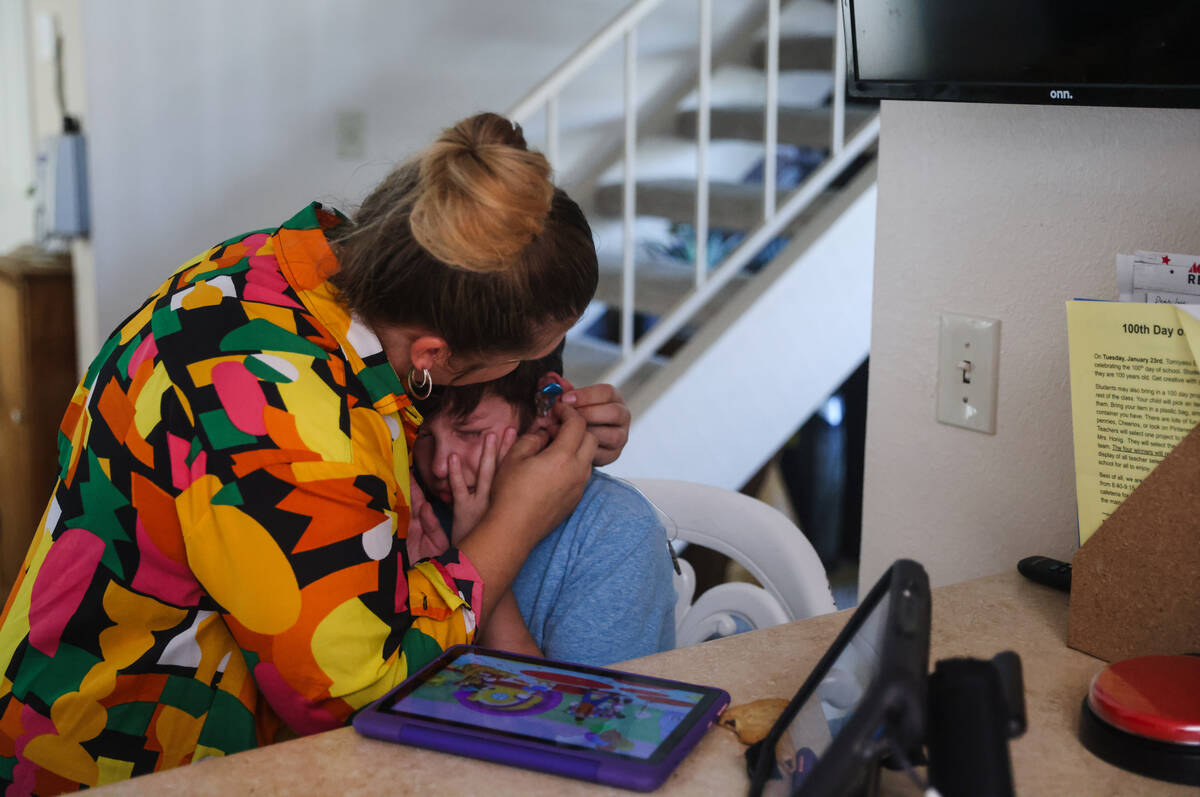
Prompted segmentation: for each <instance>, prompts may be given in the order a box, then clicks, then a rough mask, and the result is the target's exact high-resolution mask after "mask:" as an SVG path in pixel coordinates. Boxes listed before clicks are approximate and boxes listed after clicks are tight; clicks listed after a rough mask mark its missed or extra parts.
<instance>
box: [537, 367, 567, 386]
mask: <svg viewBox="0 0 1200 797" xmlns="http://www.w3.org/2000/svg"><path fill="white" fill-rule="evenodd" d="M554 384H559V385H562V389H563V390H574V389H575V386H574V385H572V384H571V383H570V382H568V381H567V378H566V377H565V376H563V375H562V374H559V373H555V372H554V371H547V372H546V373H544V374H542V378H541V379H539V380H538V383H537V389H538V390H541V389H542V388H544V387H545V386H546V385H554Z"/></svg>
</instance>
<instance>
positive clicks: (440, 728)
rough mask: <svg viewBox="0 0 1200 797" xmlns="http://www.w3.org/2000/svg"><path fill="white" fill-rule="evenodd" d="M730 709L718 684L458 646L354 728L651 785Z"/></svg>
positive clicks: (634, 785)
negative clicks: (706, 683)
mask: <svg viewBox="0 0 1200 797" xmlns="http://www.w3.org/2000/svg"><path fill="white" fill-rule="evenodd" d="M727 705H729V695H728V694H726V693H725V692H724V691H722V690H720V689H715V688H713V687H708V686H697V685H695V684H686V683H681V682H679V681H671V680H666V679H663V678H651V677H649V676H645V675H634V674H632V673H626V672H619V671H617V670H610V669H606V668H601V667H586V666H583V665H578V664H567V663H564V662H557V661H551V660H549V659H539V658H535V657H531V656H521V655H517V654H515V653H506V652H502V651H497V650H489V649H487V648H481V647H476V646H472V645H457V646H455V647H452V648H449V649H447V650H446V651H445V652H444V653H443V654H442V655H441V656H439V657H438V658H437V659H435V660H434V661H433V662H431V663H430V664H429V665H428V666H427V667H425V668H424V669H422V670H421V671H420V672H418V673H417V674H416V675H414V676H412V677H411V678H409V679H408V680H407V681H405V682H404V683H402V684H401V685H400V686H398V687H396V689H394V690H393V691H392V692H390V693H388V694H387V695H385V696H384V697H383V698H382V699H380V700H378V701H377V702H375V703H373V704H372V705H370V706H368V707H367V708H365V709H363V710H362V711H361V712H360V713H359V714H358V715H357V716H356V717H355V718H354V728H355V730H357V731H358V732H359V733H361V734H363V735H365V736H373V737H375V738H379V739H386V740H388V741H392V742H400V743H401V744H409V745H415V746H417V747H426V748H430V749H432V750H442V751H445V752H448V753H457V754H458V755H465V756H471V757H473V758H482V759H485V760H488V761H496V762H499V763H501V764H510V765H512V766H517V767H524V768H526V769H536V770H541V771H543V772H550V773H553V774H556V775H564V776H566V777H571V778H579V779H580V780H590V781H594V782H597V783H606V784H609V785H613V786H620V787H622V788H627V789H636V790H639V791H649V790H651V789H655V788H657V787H658V786H659V785H660V784H661V783H662V782H663V781H664V780H665V779H666V777H667V775H669V774H670V773H671V770H673V769H674V768H675V767H676V766H677V765H678V764H679V762H680V761H682V760H683V758H684V756H686V755H687V754H688V752H689V751H691V749H692V748H693V747H695V745H696V743H697V742H698V741H699V740H700V737H701V736H703V735H704V732H705V731H706V730H707V729H708V727H709V726H710V725H712V723H713V721H714V720H715V719H716V718H717V717H718V716H719V715H720V713H721V712H722V711H723V710H724V709H725V707H726V706H727Z"/></svg>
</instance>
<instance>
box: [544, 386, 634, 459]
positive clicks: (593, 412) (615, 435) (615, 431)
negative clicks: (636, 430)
mask: <svg viewBox="0 0 1200 797" xmlns="http://www.w3.org/2000/svg"><path fill="white" fill-rule="evenodd" d="M561 403H562V404H563V405H565V406H574V407H575V408H576V409H577V410H578V411H579V413H580V414H581V415H582V416H583V418H584V420H586V421H587V424H588V430H589V431H590V432H592V434H594V435H595V436H596V439H597V442H598V443H599V445H598V446H597V449H596V450H597V453H596V457H595V459H594V460H593V462H594V464H596V465H607V464H609V463H610V462H614V461H615V460H616V459H617V457H619V456H620V454H621V451H622V450H623V449H624V448H625V444H626V443H627V442H628V441H629V423H630V420H631V418H632V416H631V415H630V412H629V407H627V406H626V405H625V398H624V396H622V395H621V391H619V390H617V389H616V388H615V387H613V386H612V385H589V386H588V387H582V388H579V389H578V390H573V391H571V392H569V393H566V394H564V395H563V398H562V402H561Z"/></svg>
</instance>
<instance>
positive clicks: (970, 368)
mask: <svg viewBox="0 0 1200 797" xmlns="http://www.w3.org/2000/svg"><path fill="white" fill-rule="evenodd" d="M999 371H1000V322H999V321H998V320H996V319H994V318H978V317H975V316H967V315H956V314H954V313H942V316H941V331H940V334H939V339H938V388H937V419H938V421H939V422H940V423H948V424H950V425H952V426H961V427H963V428H964V429H973V430H975V431H976V432H986V433H987V434H995V433H996V381H997V375H998V373H999ZM964 377H965V378H964Z"/></svg>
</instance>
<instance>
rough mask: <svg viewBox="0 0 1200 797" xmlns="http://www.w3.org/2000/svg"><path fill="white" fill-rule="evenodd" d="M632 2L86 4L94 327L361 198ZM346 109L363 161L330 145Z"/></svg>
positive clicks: (518, 92) (499, 104)
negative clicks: (254, 233)
mask: <svg viewBox="0 0 1200 797" xmlns="http://www.w3.org/2000/svg"><path fill="white" fill-rule="evenodd" d="M624 5H625V2H624V0H572V2H570V3H562V2H558V0H520V1H519V2H505V3H483V2H477V1H476V0H438V2H436V3H429V2H418V0H404V2H397V1H396V0H355V1H354V2H344V3H331V2H327V0H254V2H245V1H244V0H211V1H210V2H205V3H187V4H182V3H174V2H172V3H162V2H157V0H109V1H108V2H104V3H85V4H84V8H83V17H84V28H85V31H86V41H85V47H84V50H85V54H86V59H87V93H88V107H89V114H88V120H87V121H88V132H89V144H90V148H91V180H92V210H93V220H94V221H93V227H94V233H93V238H92V246H93V251H94V255H95V271H96V303H97V307H98V314H97V316H98V317H97V319H96V322H95V336H94V337H93V340H95V341H97V342H99V341H102V340H103V337H102V336H103V335H106V334H107V333H108V331H109V330H110V329H112V328H113V327H114V326H115V325H116V324H117V323H118V322H119V321H120V320H121V318H123V317H124V315H125V314H126V313H128V312H129V311H130V310H131V309H132V308H133V307H134V305H135V304H136V303H137V302H139V301H140V300H141V299H142V298H143V297H144V296H145V295H146V294H147V293H148V292H149V291H150V290H152V289H153V288H154V287H155V286H156V285H157V284H158V283H159V282H161V281H162V279H164V278H165V276H166V275H167V274H169V273H170V272H171V271H172V270H173V269H174V268H175V267H176V266H177V265H178V264H180V263H182V262H183V261H185V260H186V259H187V258H189V257H190V256H192V255H193V254H196V253H198V252H200V251H202V250H203V249H205V248H207V247H209V246H211V245H213V244H215V243H216V242H218V241H220V240H222V239H224V238H226V237H228V236H230V235H232V234H234V233H237V232H241V231H246V230H251V229H255V228H259V227H267V226H271V225H275V224H278V223H279V222H281V221H283V220H284V219H286V218H287V217H288V216H290V215H291V214H292V213H293V212H295V211H296V210H299V209H300V208H301V207H302V206H303V205H304V204H306V203H307V202H309V201H310V200H312V199H321V200H324V201H329V202H333V203H335V204H338V205H339V206H345V205H348V204H352V203H354V202H356V201H357V200H359V199H360V198H361V197H362V196H363V195H364V194H365V192H366V191H367V190H368V189H369V188H370V187H371V186H373V185H374V184H375V182H377V180H378V179H379V178H380V177H382V176H383V175H384V174H385V173H386V172H387V171H388V169H390V168H391V167H392V166H393V165H394V163H395V162H396V161H397V160H400V159H402V158H404V157H405V156H407V155H409V154H412V153H413V152H415V151H417V150H418V149H420V148H421V147H422V146H423V145H424V144H426V143H427V142H428V141H430V140H432V137H433V136H434V135H435V134H436V132H437V131H438V130H439V129H440V128H442V127H444V126H445V125H447V124H450V123H452V122H453V121H455V120H456V119H458V118H461V117H463V116H466V115H469V114H470V113H473V112H475V111H478V110H497V111H503V110H504V109H505V107H506V106H508V105H510V104H511V103H513V102H515V101H516V100H517V99H519V98H520V96H522V95H523V94H524V93H525V92H526V91H527V90H528V89H529V88H531V87H532V86H533V85H534V84H535V83H536V82H537V81H538V80H539V79H540V78H542V77H543V76H544V75H545V74H546V73H547V72H549V71H550V70H551V69H552V68H553V67H554V66H555V65H556V64H557V63H559V62H560V61H561V60H563V59H564V58H566V56H567V55H569V54H570V53H571V52H572V51H573V50H574V49H575V48H576V47H578V46H579V45H580V44H582V43H583V41H584V40H585V39H586V38H587V37H588V36H590V35H591V34H592V33H594V32H595V31H596V30H598V29H599V28H600V27H601V26H602V25H603V24H604V23H606V22H607V21H608V20H609V19H610V18H611V17H612V16H614V15H615V14H616V13H617V11H618V10H620V8H622V7H623V6H624ZM613 79H614V80H616V81H617V82H618V83H619V81H620V75H619V74H616V75H614V76H613ZM341 110H362V111H365V113H366V142H365V143H366V155H367V157H366V158H365V159H362V160H358V159H356V160H338V158H337V150H336V144H335V121H336V115H337V113H338V112H339V111H341ZM93 352H94V348H91V349H90V350H89V351H85V352H81V356H90V355H91V353H93Z"/></svg>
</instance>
